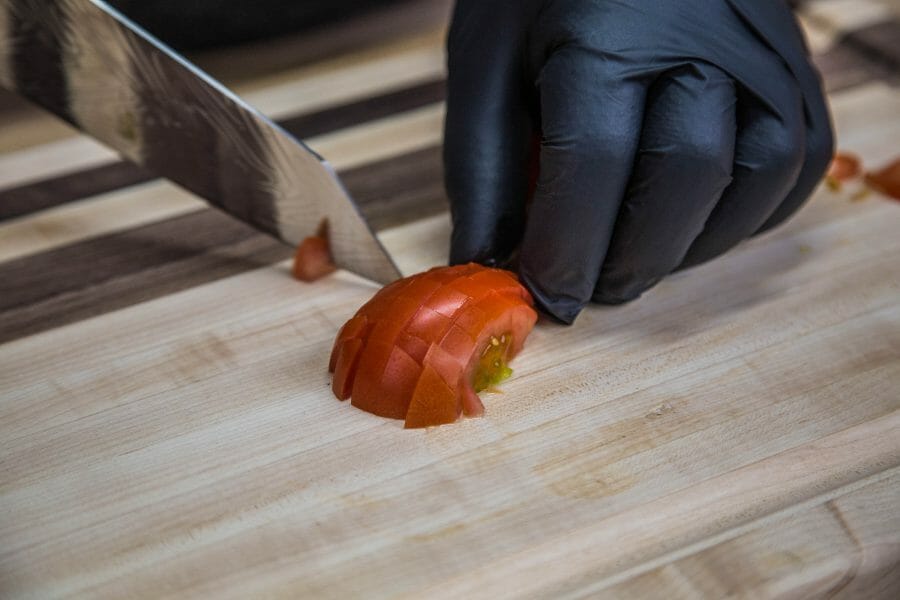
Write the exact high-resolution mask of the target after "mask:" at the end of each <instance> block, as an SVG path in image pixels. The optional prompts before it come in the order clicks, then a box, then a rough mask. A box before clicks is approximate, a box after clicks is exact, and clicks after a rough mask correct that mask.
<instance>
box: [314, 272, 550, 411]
mask: <svg viewBox="0 0 900 600" xmlns="http://www.w3.org/2000/svg"><path fill="white" fill-rule="evenodd" d="M536 320H537V313H536V312H535V311H534V308H533V301H532V298H531V295H530V294H529V293H528V291H527V290H526V289H525V288H524V287H523V286H522V285H521V284H520V283H519V281H518V279H517V278H516V276H515V275H514V274H513V273H510V272H508V271H503V270H500V269H491V268H487V267H483V266H480V265H477V264H474V263H470V264H467V265H459V266H454V267H439V268H435V269H431V270H429V271H426V272H424V273H420V274H418V275H414V276H412V277H407V278H405V279H401V280H399V281H396V282H394V283H392V284H390V285H388V286H387V287H385V288H383V289H381V290H380V291H379V292H378V293H376V294H375V295H374V296H373V297H372V299H371V300H369V301H368V302H367V303H366V304H364V305H363V306H362V307H361V308H360V309H359V311H357V313H356V315H354V317H353V318H352V319H350V320H349V321H348V322H347V324H346V325H344V327H342V328H341V330H340V332H339V333H338V336H337V339H336V340H335V345H334V349H333V350H332V358H331V361H330V362H331V364H330V368H331V369H332V370H333V371H334V380H333V383H332V389H333V391H334V394H335V396H337V397H338V398H341V399H345V398H347V397H348V396H349V397H350V399H351V404H353V406H356V407H357V408H360V409H362V410H366V411H368V412H371V413H374V414H376V415H380V416H384V417H390V418H395V419H405V426H406V427H428V426H432V425H441V424H445V423H452V422H454V421H456V420H457V419H458V418H459V417H460V415H461V414H465V415H466V416H470V417H472V416H480V415H481V414H482V413H483V412H484V405H483V404H482V402H481V399H480V398H479V397H478V394H477V392H478V391H481V390H484V389H490V388H491V387H493V386H495V385H496V384H497V383H499V382H500V381H501V380H503V379H504V378H506V377H507V376H509V374H510V373H511V371H510V369H509V367H508V363H509V361H510V360H512V359H513V358H514V357H515V356H516V354H518V352H519V351H520V350H521V349H522V346H523V344H524V342H525V338H526V337H527V336H528V334H529V333H530V332H531V329H532V328H533V327H534V324H535V322H536Z"/></svg>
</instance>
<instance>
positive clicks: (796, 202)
mask: <svg viewBox="0 0 900 600" xmlns="http://www.w3.org/2000/svg"><path fill="white" fill-rule="evenodd" d="M729 2H730V4H731V5H732V6H733V7H734V9H735V10H736V11H737V12H738V14H740V15H741V16H742V17H743V18H744V20H745V21H746V22H748V23H750V24H752V26H753V27H754V29H755V30H756V32H757V33H758V34H759V35H760V36H762V37H763V38H764V39H765V40H766V43H767V44H769V46H770V47H772V48H773V49H774V50H775V51H776V52H777V53H778V55H779V56H781V57H782V59H783V60H784V63H785V65H786V66H787V68H788V69H789V70H790V72H791V74H792V75H793V77H794V79H795V80H796V82H797V85H799V87H800V90H802V94H803V101H804V115H805V124H806V144H805V157H804V161H803V167H802V170H801V171H800V174H799V176H798V177H797V182H796V184H795V185H794V188H793V189H792V190H791V192H790V193H789V194H788V196H787V198H786V199H785V200H784V202H782V203H781V204H780V205H779V206H778V208H777V209H775V211H774V212H773V213H772V214H771V215H770V216H769V218H768V219H766V221H765V223H764V224H763V225H762V226H761V227H760V228H759V229H757V230H756V232H755V233H761V232H763V231H766V230H768V229H770V228H772V227H775V226H776V225H778V224H779V223H781V222H783V221H784V220H785V219H787V218H788V217H789V216H790V215H792V214H793V213H794V212H795V211H796V210H797V209H798V208H800V206H801V205H802V204H803V202H804V201H805V200H806V199H807V198H808V197H809V195H810V194H811V193H812V191H813V189H814V188H815V187H816V185H817V184H818V183H819V181H821V179H822V176H823V175H824V174H825V170H826V169H827V168H828V163H829V162H830V161H831V157H832V155H833V153H834V136H833V133H832V127H831V118H830V116H829V113H828V107H827V106H826V103H825V95H824V92H823V91H822V81H821V78H820V77H819V74H818V73H817V72H816V70H815V69H814V68H813V66H812V64H811V63H810V60H809V50H808V48H807V47H806V45H805V44H804V40H803V33H802V31H801V29H800V25H799V23H798V22H797V20H796V18H795V16H794V14H793V13H792V12H791V10H790V7H789V6H788V5H787V4H786V3H785V2H780V1H778V0H729Z"/></svg>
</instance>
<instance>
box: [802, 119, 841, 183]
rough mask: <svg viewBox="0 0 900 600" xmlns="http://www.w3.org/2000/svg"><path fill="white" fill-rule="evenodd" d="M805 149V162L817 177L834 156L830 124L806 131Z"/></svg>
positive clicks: (823, 171)
mask: <svg viewBox="0 0 900 600" xmlns="http://www.w3.org/2000/svg"><path fill="white" fill-rule="evenodd" d="M807 136H808V139H807V150H806V157H805V161H804V162H805V163H806V164H807V165H809V168H810V169H811V170H813V171H814V172H815V173H818V175H819V177H821V176H823V175H824V174H825V171H826V169H828V165H829V163H830V162H831V159H832V158H833V156H834V144H835V142H834V132H833V131H832V130H831V127H830V126H826V127H822V128H821V129H819V130H814V131H809V132H808V133H807Z"/></svg>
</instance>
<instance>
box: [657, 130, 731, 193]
mask: <svg viewBox="0 0 900 600" xmlns="http://www.w3.org/2000/svg"><path fill="white" fill-rule="evenodd" d="M666 159H667V161H669V169H671V170H673V171H675V173H673V175H682V174H684V173H692V174H695V175H696V176H701V177H703V178H705V179H715V180H717V181H723V182H727V181H729V180H730V179H731V167H732V161H733V159H734V152H733V148H732V144H731V143H730V142H729V141H728V140H727V139H726V138H725V137H724V136H723V135H721V134H719V133H718V132H715V131H704V130H703V128H699V129H698V130H696V131H694V132H692V133H691V134H689V135H686V136H684V137H683V138H682V139H681V140H679V142H678V145H677V146H676V147H675V149H674V151H672V152H670V153H669V154H668V155H667V156H666Z"/></svg>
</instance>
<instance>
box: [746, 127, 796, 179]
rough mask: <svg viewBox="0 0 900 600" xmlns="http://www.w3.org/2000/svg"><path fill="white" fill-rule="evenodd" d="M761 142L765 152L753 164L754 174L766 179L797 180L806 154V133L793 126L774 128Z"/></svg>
mask: <svg viewBox="0 0 900 600" xmlns="http://www.w3.org/2000/svg"><path fill="white" fill-rule="evenodd" d="M759 143H760V144H761V145H763V146H764V147H765V152H762V153H759V156H758V157H757V159H756V163H755V164H753V165H751V168H752V170H753V172H754V174H755V175H756V176H757V177H760V178H765V179H766V180H775V181H784V182H786V183H789V182H792V181H795V180H796V179H797V176H798V175H799V173H800V169H801V168H802V167H803V160H804V156H805V155H806V150H805V147H804V146H805V144H804V133H803V132H802V131H797V130H794V129H793V128H778V129H772V130H771V131H769V132H768V134H767V135H766V136H765V137H764V138H763V139H761V140H760V142H759Z"/></svg>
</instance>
